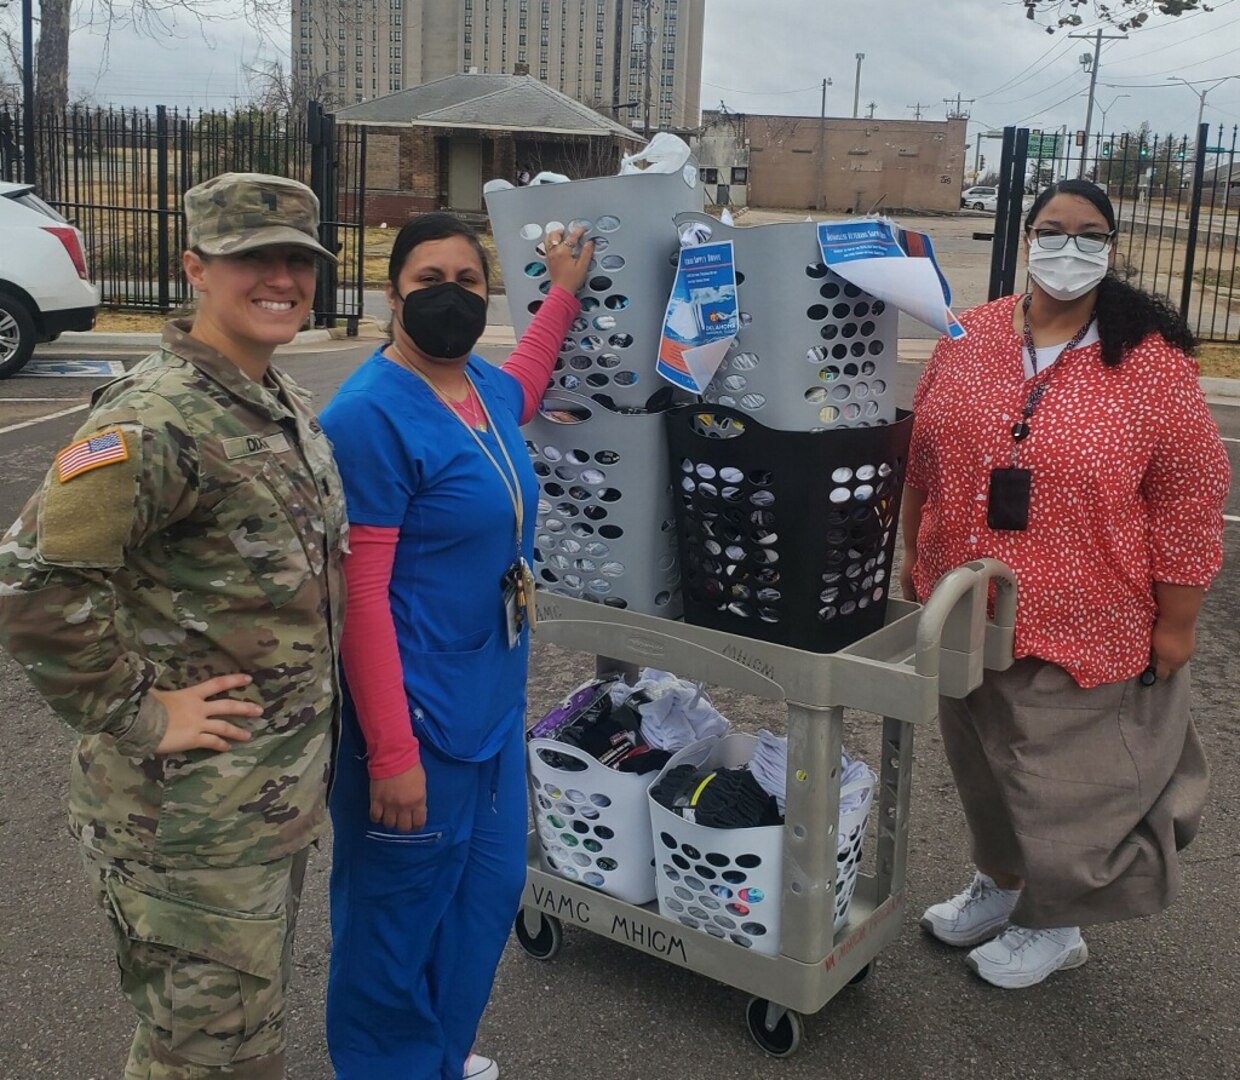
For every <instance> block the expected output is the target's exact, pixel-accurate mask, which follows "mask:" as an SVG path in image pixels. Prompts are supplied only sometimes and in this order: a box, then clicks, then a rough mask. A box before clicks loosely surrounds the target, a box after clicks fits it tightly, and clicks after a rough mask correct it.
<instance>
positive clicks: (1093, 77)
mask: <svg viewBox="0 0 1240 1080" xmlns="http://www.w3.org/2000/svg"><path fill="white" fill-rule="evenodd" d="M1068 36H1069V37H1073V38H1082V39H1084V40H1086V41H1088V40H1089V39H1090V38H1093V39H1094V58H1093V63H1092V64H1090V67H1089V104H1088V105H1087V106H1086V107H1085V139H1084V144H1083V145H1082V146H1081V170H1080V172H1078V173H1077V176H1079V177H1084V176H1085V156H1086V155H1087V154H1088V153H1089V129H1090V124H1091V121H1092V120H1093V118H1094V92H1095V90H1096V88H1097V86H1098V68H1099V67H1100V66H1101V64H1102V43H1103V41H1127V40H1128V35H1127V34H1104V33H1103V32H1102V31H1101V30H1095V31H1094V32H1093V33H1092V34H1069V35H1068ZM1087 56H1088V54H1086V55H1085V56H1083V57H1082V58H1081V59H1082V60H1084V59H1086V57H1087Z"/></svg>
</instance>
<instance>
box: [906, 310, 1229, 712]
mask: <svg viewBox="0 0 1240 1080" xmlns="http://www.w3.org/2000/svg"><path fill="white" fill-rule="evenodd" d="M1018 300H1019V298H1018V297H1011V296H1009V297H1004V298H1003V299H1000V300H996V301H994V302H992V303H990V304H986V305H984V306H982V307H979V308H976V309H974V310H973V311H970V312H968V313H966V314H965V315H964V316H963V318H962V322H963V323H964V324H965V326H966V327H967V328H968V331H969V332H968V336H967V337H965V338H963V339H962V340H960V341H950V340H948V339H946V338H944V339H943V340H942V341H940V342H939V345H938V347H937V348H936V349H935V350H934V355H933V356H931V358H930V362H929V364H928V365H927V366H926V370H925V372H924V373H923V374H922V377H921V382H920V383H919V384H918V387H917V392H916V394H915V395H914V398H913V410H914V413H915V414H916V421H915V425H914V429H913V442H912V447H911V449H910V452H909V462H908V470H907V476H906V482H907V483H908V485H909V486H910V487H913V488H917V489H920V490H922V491H924V492H925V493H926V502H925V508H924V510H923V512H922V519H921V529H920V531H919V532H918V535H917V562H916V565H915V567H914V574H913V576H914V581H915V584H916V588H917V595H918V596H919V597H921V598H922V599H924V598H925V597H926V596H928V595H929V593H930V591H931V589H932V588H933V587H934V584H935V582H936V581H938V579H939V578H940V577H941V576H942V575H943V574H945V573H947V571H949V570H951V569H952V568H953V567H956V566H959V565H960V564H962V563H965V562H968V561H970V560H971V559H976V558H982V557H986V556H989V557H992V558H995V559H1001V560H1002V561H1003V562H1005V563H1007V565H1008V566H1010V567H1011V568H1012V569H1013V571H1015V574H1016V579H1017V584H1018V590H1017V614H1016V656H1017V658H1018V659H1019V658H1020V657H1024V656H1036V657H1039V658H1040V659H1043V660H1049V661H1051V662H1053V663H1056V664H1059V665H1060V666H1061V667H1063V668H1065V669H1067V671H1068V672H1069V673H1071V675H1072V677H1073V678H1074V679H1076V681H1077V682H1078V683H1079V684H1080V685H1081V686H1083V687H1086V688H1088V687H1091V686H1097V685H1099V684H1101V683H1108V682H1119V681H1122V680H1124V679H1129V678H1132V677H1133V676H1135V675H1137V674H1139V673H1140V672H1141V671H1142V670H1143V669H1144V668H1145V666H1146V665H1147V664H1148V663H1149V656H1150V631H1151V629H1152V627H1153V624H1154V617H1155V614H1156V610H1157V609H1156V605H1155V602H1154V593H1153V582H1155V581H1161V582H1167V583H1171V584H1177V585H1200V586H1205V585H1209V583H1210V581H1211V580H1212V579H1213V578H1214V575H1215V574H1217V573H1218V570H1219V568H1220V566H1221V565H1222V559H1223V518H1222V509H1223V500H1224V498H1225V496H1226V494H1227V486H1228V483H1229V480H1230V467H1229V465H1228V461H1227V454H1226V451H1225V450H1224V448H1223V444H1222V442H1221V440H1220V439H1219V434H1218V428H1217V427H1216V426H1215V423H1214V420H1213V418H1212V417H1211V416H1210V412H1209V410H1208V409H1207V407H1206V403H1205V398H1204V396H1203V395H1202V392H1201V389H1200V386H1199V385H1198V382H1197V365H1196V363H1195V362H1194V361H1193V360H1192V359H1191V358H1190V357H1187V356H1185V355H1184V353H1182V352H1181V351H1180V350H1179V349H1176V348H1174V347H1173V346H1171V345H1169V344H1168V343H1167V342H1166V341H1165V340H1164V339H1163V338H1162V337H1161V336H1156V335H1151V336H1150V337H1149V338H1147V339H1146V340H1145V341H1144V342H1142V343H1141V344H1140V345H1139V346H1138V347H1137V348H1135V349H1134V350H1133V351H1132V352H1130V353H1129V354H1128V355H1127V356H1125V357H1124V360H1123V362H1122V363H1121V364H1119V365H1118V366H1117V367H1106V366H1105V365H1104V364H1103V363H1102V358H1101V345H1099V344H1097V343H1095V344H1092V345H1086V346H1083V347H1081V348H1079V349H1075V350H1073V351H1072V352H1070V353H1067V354H1065V355H1064V356H1062V357H1061V358H1060V359H1059V360H1058V361H1056V362H1055V363H1054V364H1053V365H1052V367H1051V368H1050V369H1049V371H1048V372H1046V373H1045V374H1043V375H1040V376H1038V379H1039V380H1042V379H1047V380H1049V381H1048V384H1047V387H1046V392H1045V394H1044V396H1043V397H1042V400H1041V402H1040V403H1039V405H1038V407H1037V411H1036V414H1035V416H1034V418H1033V420H1032V421H1031V423H1030V433H1029V435H1028V437H1027V438H1026V439H1024V440H1023V441H1022V442H1021V444H1020V457H1019V462H1018V464H1019V466H1020V467H1021V468H1025V469H1029V470H1031V471H1032V474H1033V481H1032V495H1031V497H1030V504H1029V521H1028V527H1027V528H1026V529H1025V530H1024V531H1021V532H1011V531H996V530H992V529H990V528H989V527H988V526H987V524H986V510H987V492H988V488H989V483H990V471H991V470H992V469H994V468H997V467H999V468H1001V467H1006V466H1008V465H1010V464H1011V458H1012V448H1013V445H1014V443H1013V439H1012V425H1013V424H1014V423H1015V422H1016V421H1017V420H1019V418H1020V414H1021V410H1022V408H1023V407H1024V404H1025V400H1026V397H1027V395H1028V392H1029V387H1030V385H1032V380H1030V381H1027V380H1026V378H1025V373H1024V366H1023V358H1022V354H1021V349H1022V343H1021V339H1020V338H1019V337H1018V336H1017V334H1016V333H1015V331H1014V330H1013V329H1012V316H1013V311H1014V308H1015V305H1016V303H1017V302H1018Z"/></svg>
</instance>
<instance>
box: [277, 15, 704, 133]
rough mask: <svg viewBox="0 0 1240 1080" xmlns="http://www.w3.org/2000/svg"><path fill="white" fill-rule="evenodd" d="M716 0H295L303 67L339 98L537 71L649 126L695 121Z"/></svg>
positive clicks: (315, 86)
mask: <svg viewBox="0 0 1240 1080" xmlns="http://www.w3.org/2000/svg"><path fill="white" fill-rule="evenodd" d="M705 9H706V0H293V5H292V17H293V50H292V51H293V71H294V74H295V75H296V76H297V78H298V81H299V83H300V84H301V85H302V86H303V87H305V88H306V90H307V91H308V92H309V94H310V95H311V96H315V97H318V98H320V99H321V100H324V101H327V102H330V103H332V104H334V105H351V104H355V103H357V102H360V101H368V100H370V99H371V98H376V97H382V96H383V95H385V94H390V93H392V92H394V91H396V90H402V89H406V88H408V87H410V86H417V85H419V84H421V83H427V82H431V81H432V80H434V79H439V78H443V77H444V76H447V75H454V74H457V73H460V72H469V71H471V70H472V71H477V72H479V73H482V74H497V75H499V74H514V73H518V74H527V73H528V74H530V75H533V76H534V77H535V78H538V79H541V80H542V81H543V82H545V83H547V84H549V85H550V86H553V87H555V88H556V89H557V90H560V91H563V92H564V93H566V94H568V95H570V96H571V97H575V98H576V99H577V100H578V101H581V102H583V103H584V104H586V105H589V106H591V107H592V108H595V109H598V110H600V111H603V112H606V113H607V115H609V116H612V117H613V118H615V119H617V120H619V121H620V122H621V123H622V124H627V125H629V126H630V127H632V128H634V129H636V130H638V131H642V130H643V129H644V128H645V127H647V126H648V127H649V129H650V130H651V131H654V130H657V129H664V128H694V127H696V126H697V124H698V110H699V108H700V105H701V81H702V40H703V23H704V19H705Z"/></svg>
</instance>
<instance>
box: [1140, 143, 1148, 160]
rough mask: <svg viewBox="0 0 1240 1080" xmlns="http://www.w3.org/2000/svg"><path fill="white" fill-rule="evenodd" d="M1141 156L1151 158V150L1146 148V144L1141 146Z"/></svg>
mask: <svg viewBox="0 0 1240 1080" xmlns="http://www.w3.org/2000/svg"><path fill="white" fill-rule="evenodd" d="M1141 156H1142V157H1149V156H1150V148H1149V147H1148V146H1146V145H1145V143H1142V144H1141Z"/></svg>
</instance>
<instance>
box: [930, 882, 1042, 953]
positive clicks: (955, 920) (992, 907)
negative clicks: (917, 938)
mask: <svg viewBox="0 0 1240 1080" xmlns="http://www.w3.org/2000/svg"><path fill="white" fill-rule="evenodd" d="M1019 896H1020V890H1019V889H1001V888H999V886H998V885H996V884H995V883H994V882H993V881H992V880H991V879H990V878H989V877H987V876H986V875H985V874H983V873H982V872H981V871H980V870H978V871H977V872H975V873H974V875H973V881H972V882H970V884H969V887H968V888H967V889H965V891H964V892H962V893H960V894H959V895H958V896H953V897H952V898H951V899H950V900H945V901H943V903H941V904H935V905H933V906H932V907H928V908H926V913H925V914H924V915H923V916H922V917H921V928H922V929H923V930H925V931H927V932H928V933H931V934H933V935H934V936H935V937H936V938H938V939H939V940H940V941H942V942H944V943H945V944H947V945H977V944H980V943H981V942H983V941H986V940H988V939H989V938H992V937H994V936H995V934H997V933H998V932H999V931H1000V930H1002V929H1003V928H1004V927H1005V926H1006V925H1007V921H1008V917H1009V916H1010V915H1011V914H1012V909H1013V908H1014V907H1016V901H1017V899H1018V898H1019Z"/></svg>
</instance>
